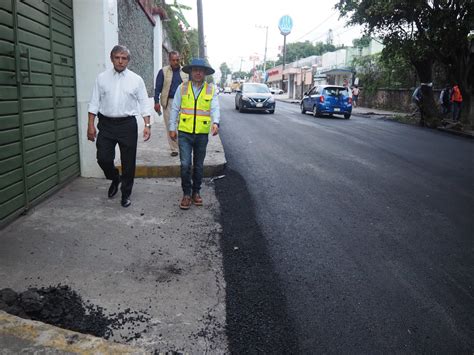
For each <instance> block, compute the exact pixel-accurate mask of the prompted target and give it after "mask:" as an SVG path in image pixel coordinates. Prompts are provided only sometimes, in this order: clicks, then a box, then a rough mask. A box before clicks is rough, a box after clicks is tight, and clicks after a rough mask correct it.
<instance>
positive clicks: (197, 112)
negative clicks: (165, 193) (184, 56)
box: [168, 58, 220, 210]
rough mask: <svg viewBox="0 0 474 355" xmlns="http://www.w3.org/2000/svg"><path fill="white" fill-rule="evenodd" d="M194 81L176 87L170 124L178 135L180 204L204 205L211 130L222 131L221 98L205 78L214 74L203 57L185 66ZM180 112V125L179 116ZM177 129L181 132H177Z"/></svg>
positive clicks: (171, 134) (174, 135)
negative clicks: (181, 195)
mask: <svg viewBox="0 0 474 355" xmlns="http://www.w3.org/2000/svg"><path fill="white" fill-rule="evenodd" d="M183 71H184V72H185V73H187V74H190V75H191V80H190V81H188V82H184V83H182V84H181V85H179V86H178V88H177V89H176V92H175V95H174V100H173V106H172V107H171V116H170V124H169V128H168V129H169V137H170V138H171V139H172V140H176V138H178V144H179V157H180V162H181V187H182V189H183V198H182V200H181V203H180V204H179V207H180V208H181V209H183V210H187V209H189V208H190V207H191V204H192V203H194V205H196V206H202V204H203V201H202V197H201V195H200V191H201V183H202V177H203V172H204V158H205V157H206V148H207V142H208V139H209V132H211V133H212V135H213V136H215V135H217V134H218V133H219V119H220V112H219V101H218V98H217V93H216V90H215V86H214V85H212V84H208V83H206V82H205V81H204V79H205V77H206V75H211V74H213V73H214V69H212V68H211V67H210V66H209V64H207V62H206V61H205V60H204V59H201V58H194V59H193V60H192V61H191V64H189V65H186V66H184V67H183ZM178 115H179V125H178V127H176V126H177V119H178ZM176 128H177V130H178V133H176ZM191 156H192V159H191Z"/></svg>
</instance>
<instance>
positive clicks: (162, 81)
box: [155, 51, 189, 157]
mask: <svg viewBox="0 0 474 355" xmlns="http://www.w3.org/2000/svg"><path fill="white" fill-rule="evenodd" d="M168 61H169V65H167V66H165V67H164V68H163V69H160V71H159V72H158V75H157V76H156V83H155V111H156V112H157V113H158V114H159V115H160V116H161V113H162V108H163V121H164V123H165V127H166V129H165V132H166V137H167V139H168V145H169V147H170V150H171V156H172V157H175V156H177V155H178V142H177V141H176V140H172V139H171V138H170V136H169V134H168V129H169V124H170V112H171V107H172V106H173V99H174V94H175V92H176V88H177V87H178V86H179V84H181V83H182V82H186V81H188V78H189V76H188V75H186V74H185V73H184V72H183V71H182V69H181V59H180V55H179V52H177V51H171V52H169V54H168ZM160 102H161V104H160Z"/></svg>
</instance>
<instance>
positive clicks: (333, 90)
mask: <svg viewBox="0 0 474 355" xmlns="http://www.w3.org/2000/svg"><path fill="white" fill-rule="evenodd" d="M323 95H327V96H339V95H343V96H349V90H347V89H346V88H341V87H337V86H335V87H327V88H324V90H323Z"/></svg>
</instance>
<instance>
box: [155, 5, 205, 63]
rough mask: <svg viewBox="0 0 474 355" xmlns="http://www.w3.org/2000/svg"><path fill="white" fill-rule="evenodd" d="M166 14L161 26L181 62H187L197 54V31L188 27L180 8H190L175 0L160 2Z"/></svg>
mask: <svg viewBox="0 0 474 355" xmlns="http://www.w3.org/2000/svg"><path fill="white" fill-rule="evenodd" d="M159 6H160V7H162V8H164V9H165V11H166V13H167V14H168V18H169V20H168V21H163V27H164V28H165V30H166V33H167V34H168V37H169V40H170V43H171V46H172V48H173V49H174V50H177V51H179V52H180V53H181V59H182V62H183V63H189V62H190V61H191V58H193V57H197V56H198V48H199V42H198V33H197V30H195V29H189V24H188V22H187V21H186V19H185V17H184V15H183V13H182V11H181V10H182V9H185V10H189V9H191V8H189V7H187V6H185V5H181V4H178V3H177V1H176V0H175V1H174V3H173V4H171V5H168V4H161V3H160V5H159Z"/></svg>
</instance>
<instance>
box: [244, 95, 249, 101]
mask: <svg viewBox="0 0 474 355" xmlns="http://www.w3.org/2000/svg"><path fill="white" fill-rule="evenodd" d="M242 101H250V99H249V98H248V97H247V96H243V95H242Z"/></svg>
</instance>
